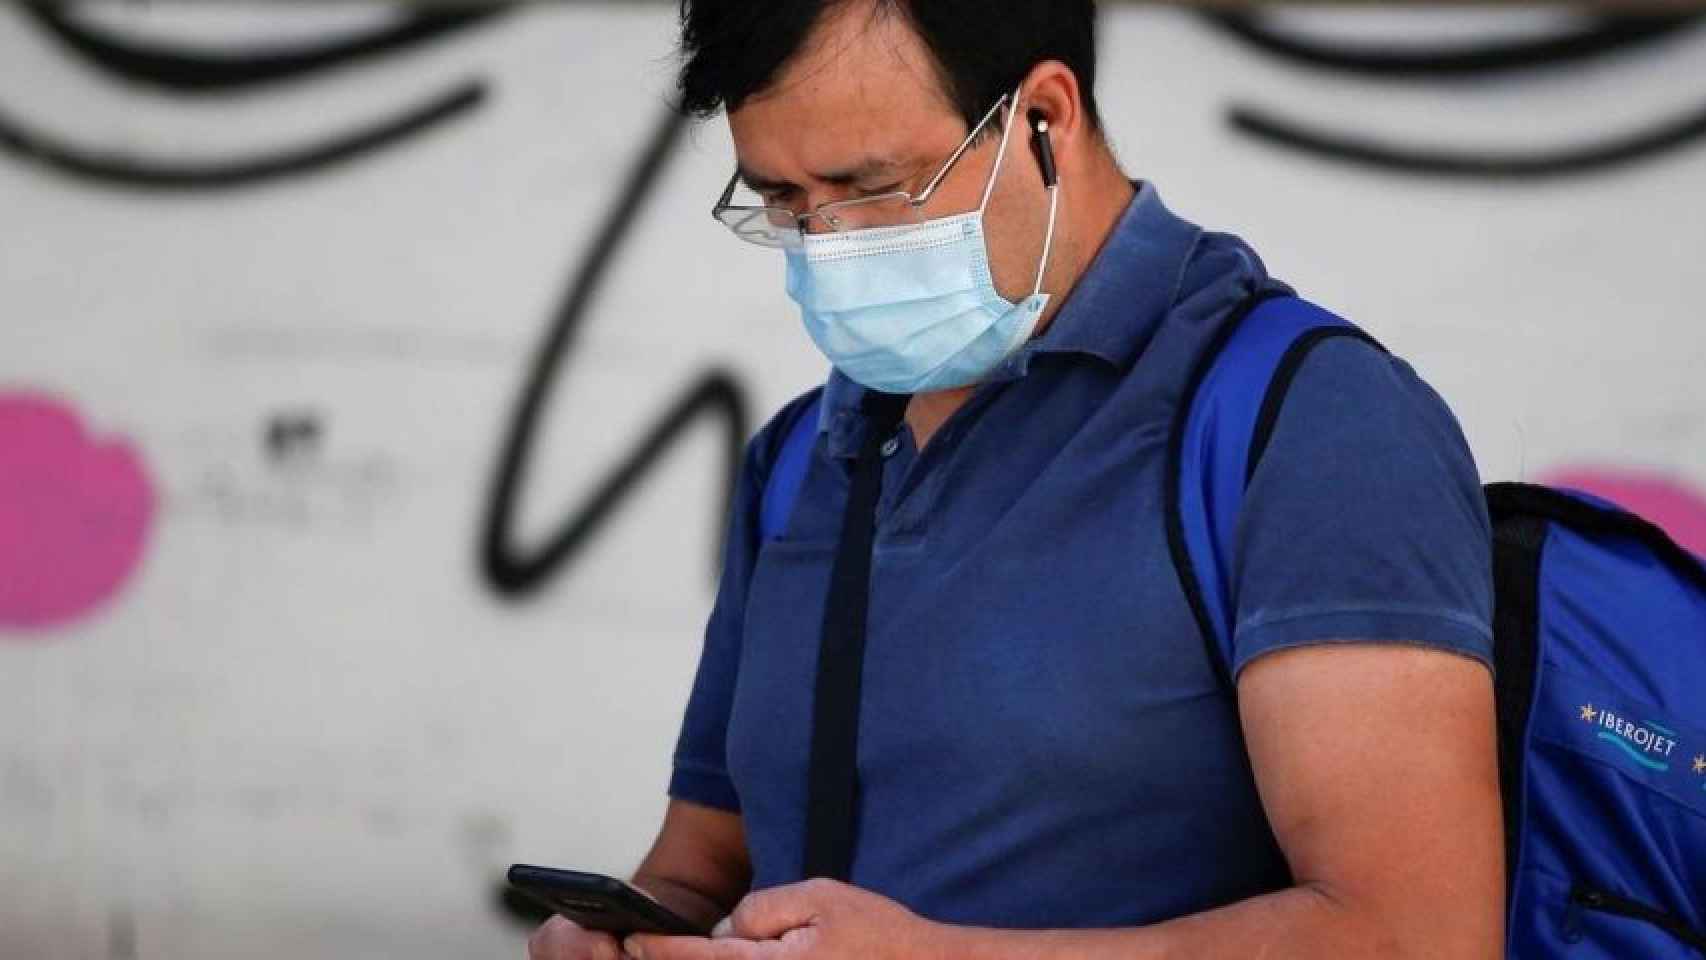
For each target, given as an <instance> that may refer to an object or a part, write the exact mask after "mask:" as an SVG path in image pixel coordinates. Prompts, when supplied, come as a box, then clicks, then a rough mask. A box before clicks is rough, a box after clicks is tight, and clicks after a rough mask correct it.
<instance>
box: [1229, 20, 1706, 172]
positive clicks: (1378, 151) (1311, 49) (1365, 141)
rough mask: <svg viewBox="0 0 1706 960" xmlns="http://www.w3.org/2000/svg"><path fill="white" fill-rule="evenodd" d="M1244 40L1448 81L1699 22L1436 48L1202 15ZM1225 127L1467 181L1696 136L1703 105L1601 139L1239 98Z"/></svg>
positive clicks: (1349, 68)
mask: <svg viewBox="0 0 1706 960" xmlns="http://www.w3.org/2000/svg"><path fill="white" fill-rule="evenodd" d="M1207 16H1208V18H1209V20H1210V21H1211V22H1213V23H1215V24H1216V25H1218V26H1219V27H1220V28H1222V29H1224V30H1226V31H1227V32H1229V33H1230V34H1231V35H1233V36H1235V37H1237V38H1238V39H1240V40H1242V41H1244V42H1245V43H1247V44H1249V45H1250V46H1252V47H1253V48H1255V49H1257V50H1260V51H1262V52H1263V53H1266V54H1268V55H1270V56H1273V57H1276V58H1279V59H1282V60H1285V61H1287V62H1289V63H1292V64H1294V65H1298V66H1302V67H1305V68H1308V69H1317V70H1327V71H1333V72H1337V73H1345V74H1350V75H1355V76H1361V77H1365V78H1370V79H1375V80H1381V81H1389V82H1434V83H1438V82H1452V81H1458V80H1468V79H1476V78H1481V77H1485V76H1489V75H1495V74H1505V73H1515V72H1519V71H1526V70H1538V69H1546V68H1552V67H1558V66H1563V65H1565V64H1570V63H1577V62H1582V61H1586V60H1590V59H1594V58H1599V57H1604V56H1608V55H1612V54H1617V53H1621V52H1625V51H1630V50H1634V49H1637V48H1641V47H1646V46H1649V45H1652V44H1655V43H1658V42H1660V41H1664V40H1667V39H1670V38H1672V37H1676V36H1679V35H1681V34H1683V33H1685V32H1687V31H1690V30H1692V29H1694V28H1695V27H1697V26H1699V25H1700V24H1701V23H1702V22H1703V21H1706V17H1703V15H1701V14H1687V15H1672V16H1665V17H1634V18H1631V17H1621V18H1619V17H1602V18H1599V19H1597V20H1594V21H1592V22H1590V23H1588V24H1587V25H1584V26H1582V27H1579V28H1576V29H1572V30H1567V31H1565V32H1563V33H1561V34H1556V35H1553V36H1551V37H1545V38H1540V39H1535V40H1519V41H1504V42H1496V43H1488V44H1482V45H1477V46H1472V47H1466V48H1465V47H1454V48H1450V49H1443V50H1416V49H1398V48H1380V47H1356V46H1334V45H1330V44H1327V43H1325V42H1322V41H1318V40H1312V39H1308V38H1303V37H1297V36H1291V35H1287V34H1284V33H1280V32H1278V31H1276V30H1274V29H1273V28H1272V27H1271V26H1270V25H1269V21H1268V19H1267V18H1265V17H1261V16H1253V15H1249V14H1231V13H1223V14H1210V15H1207ZM1227 120H1228V123H1229V124H1230V125H1231V127H1232V129H1233V130H1235V131H1237V132H1238V133H1240V134H1243V135H1244V136H1247V137H1250V138H1251V139H1253V140H1257V141H1259V142H1262V143H1264V144H1266V145H1268V146H1271V147H1275V148H1278V149H1282V150H1288V151H1291V152H1294V153H1301V154H1305V155H1309V156H1313V157H1316V158H1319V159H1322V160H1327V161H1331V162H1335V163H1339V164H1345V165H1350V166H1356V167H1362V168H1364V169H1369V170H1374V171H1380V172H1385V173H1392V174H1405V175H1417V176H1431V177H1444V178H1454V179H1469V180H1524V179H1526V180H1542V179H1548V178H1558V177H1566V176H1580V175H1586V174H1594V173H1600V172H1606V171H1610V170H1613V169H1616V168H1621V167H1625V166H1629V165H1632V164H1636V163H1640V162H1644V161H1646V160H1649V159H1652V158H1654V157H1657V156H1659V155H1662V154H1666V153H1670V152H1672V151H1675V150H1680V149H1684V148H1688V147H1691V146H1694V145H1695V144H1696V143H1698V142H1700V141H1703V140H1706V104H1702V105H1701V106H1700V107H1698V108H1695V109H1692V110H1688V111H1684V112H1682V113H1679V114H1677V115H1674V116H1672V117H1669V118H1667V119H1665V120H1663V121H1660V122H1659V123H1657V124H1655V125H1653V126H1650V127H1648V128H1646V129H1643V130H1639V131H1636V132H1634V133H1631V134H1627V135H1624V136H1621V137H1614V138H1610V139H1606V140H1601V141H1596V142H1587V143H1574V144H1564V145H1557V146H1545V147H1539V148H1535V149H1531V150H1520V151H1512V150H1487V149H1479V148H1474V147H1452V146H1434V145H1430V144H1419V143H1406V142H1402V141H1400V140H1397V139H1383V138H1377V137H1371V136H1368V135H1365V134H1361V133H1357V132H1346V131H1341V130H1331V129H1327V128H1325V127H1324V126H1322V125H1320V124H1312V123H1310V122H1307V121H1301V120H1296V119H1293V118H1291V117H1289V116H1287V115H1286V114H1285V113H1284V112H1283V111H1280V110H1276V109H1273V108H1269V107H1262V106H1255V105H1251V104H1248V103H1238V104H1234V105H1233V106H1232V107H1230V108H1229V110H1228V112H1227Z"/></svg>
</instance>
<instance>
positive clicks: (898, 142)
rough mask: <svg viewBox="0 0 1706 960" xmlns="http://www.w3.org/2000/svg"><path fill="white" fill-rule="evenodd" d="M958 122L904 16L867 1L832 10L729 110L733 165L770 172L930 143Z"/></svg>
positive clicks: (925, 147) (959, 130)
mask: <svg viewBox="0 0 1706 960" xmlns="http://www.w3.org/2000/svg"><path fill="white" fill-rule="evenodd" d="M964 127H965V124H964V121H963V120H962V119H961V117H960V116H959V113H958V112H957V111H956V110H955V108H954V106H953V104H952V103H951V102H949V100H948V98H947V96H946V94H945V93H944V92H943V90H942V85H941V82H940V80H939V79H938V77H937V73H936V66H935V61H934V59H933V58H932V57H931V55H930V53H929V50H928V48H927V47H925V45H924V43H923V41H922V40H921V39H920V38H919V37H918V35H917V34H916V33H914V32H913V30H912V28H911V27H910V26H909V24H908V23H907V21H906V20H905V19H904V16H903V15H901V14H898V13H887V12H875V11H874V10H873V5H872V4H869V3H846V4H842V5H841V6H839V7H837V8H834V10H833V12H832V13H830V14H829V15H828V16H827V17H826V18H825V20H824V21H823V22H822V23H820V24H819V25H818V26H817V27H816V28H815V29H814V30H813V32H812V34H811V35H810V36H809V37H807V39H806V43H805V45H804V47H803V49H802V50H801V52H800V54H799V55H798V56H796V57H795V58H794V59H793V60H792V61H790V62H788V63H787V64H786V65H785V66H784V67H783V68H782V70H781V71H780V72H779V73H778V75H777V77H776V79H775V82H773V83H772V84H771V85H770V87H769V88H767V89H765V90H764V91H762V92H760V93H759V94H757V95H755V96H753V97H752V98H750V99H749V100H747V101H746V102H745V103H743V104H741V107H740V109H738V110H735V111H732V112H730V114H729V128H730V130H731V131H732V132H733V134H734V141H735V149H736V152H737V154H738V155H739V159H740V162H741V165H742V166H743V167H744V168H745V169H748V170H752V171H755V172H760V173H765V174H767V175H770V176H773V177H776V178H778V179H793V178H795V177H798V176H801V175H804V174H809V173H810V172H812V171H822V170H829V169H834V168H835V167H837V166H838V165H840V164H843V163H845V162H846V161H847V160H848V159H849V158H850V157H852V156H855V155H859V156H881V155H891V156H894V157H895V158H896V159H905V158H904V157H903V156H902V154H905V153H907V152H909V151H919V152H929V151H932V150H939V149H940V148H941V144H940V143H939V142H938V141H941V140H944V139H946V140H948V141H950V142H951V141H954V140H955V139H956V138H958V137H961V136H964V134H965V130H964Z"/></svg>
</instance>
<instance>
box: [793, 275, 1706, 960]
mask: <svg viewBox="0 0 1706 960" xmlns="http://www.w3.org/2000/svg"><path fill="white" fill-rule="evenodd" d="M1340 337H1351V338H1355V339H1359V340H1362V341H1364V342H1366V343H1368V344H1370V345H1371V346H1372V347H1374V348H1375V349H1380V350H1382V351H1384V348H1383V347H1381V346H1380V344H1379V343H1377V342H1376V341H1374V340H1373V339H1372V338H1371V337H1369V336H1368V335H1367V334H1365V333H1363V332H1362V331H1360V330H1358V329H1357V328H1356V327H1354V326H1352V325H1351V324H1350V323H1348V322H1347V321H1345V320H1343V319H1341V318H1339V317H1337V316H1334V315H1333V314H1331V313H1328V312H1327V311H1325V310H1322V309H1321V308H1319V307H1316V306H1314V305H1312V304H1309V303H1307V302H1305V301H1303V300H1300V299H1298V298H1296V297H1292V296H1281V295H1259V296H1257V297H1255V298H1252V299H1251V300H1250V301H1248V302H1247V303H1246V304H1245V305H1244V306H1243V307H1242V308H1241V309H1239V310H1238V311H1235V312H1234V314H1233V315H1232V316H1231V317H1229V318H1228V319H1227V321H1226V322H1225V323H1224V324H1223V326H1222V327H1221V329H1220V330H1219V331H1218V333H1217V335H1216V336H1215V337H1214V338H1213V339H1212V340H1211V341H1210V343H1209V344H1208V346H1207V347H1206V348H1205V349H1204V351H1203V355H1202V357H1201V358H1200V359H1199V361H1198V363H1197V366H1196V369H1195V370H1194V371H1193V374H1192V376H1191V379H1190V380H1189V381H1188V384H1189V385H1188V387H1187V389H1186V393H1185V395H1184V399H1183V401H1182V402H1181V405H1180V410H1181V415H1180V417H1179V418H1178V420H1177V421H1176V422H1175V424H1174V429H1173V434H1172V437H1171V442H1170V444H1169V457H1170V461H1169V464H1168V469H1167V473H1166V476H1167V485H1168V486H1167V491H1166V504H1167V511H1168V516H1167V524H1168V541H1169V545H1170V547H1171V549H1172V552H1173V561H1174V567H1175V568H1176V570H1177V571H1178V575H1179V580H1180V583H1181V585H1182V586H1183V587H1184V591H1185V594H1186V596H1187V597H1188V598H1189V600H1190V605H1191V609H1192V612H1193V614H1194V615H1195V617H1196V620H1197V624H1198V627H1199V629H1200V631H1201V633H1202V637H1203V641H1204V643H1205V644H1206V645H1207V646H1208V648H1209V653H1210V662H1211V663H1213V664H1215V665H1216V669H1217V672H1218V673H1219V674H1220V676H1221V679H1222V682H1223V683H1224V684H1225V686H1226V688H1227V689H1228V690H1230V689H1231V688H1232V679H1231V676H1230V672H1229V664H1230V663H1231V662H1232V661H1231V645H1230V637H1231V634H1232V629H1233V622H1232V620H1233V611H1232V604H1231V603H1230V600H1229V598H1230V583H1231V580H1230V571H1231V560H1232V554H1233V548H1232V545H1233V543H1234V535H1235V532H1236V530H1237V523H1238V513H1239V508H1240V505H1241V502H1242V498H1243V492H1244V488H1245V486H1246V485H1247V484H1248V482H1249V480H1250V478H1251V476H1253V475H1254V473H1255V470H1256V467H1257V465H1258V464H1259V463H1260V462H1261V458H1262V453H1263V451H1264V450H1265V449H1266V447H1267V444H1268V441H1269V439H1270V438H1271V436H1272V433H1273V430H1274V428H1275V426H1276V425H1277V423H1278V421H1279V415H1280V412H1281V410H1282V409H1283V406H1284V401H1285V396H1286V393H1287V391H1288V390H1289V388H1290V386H1291V383H1292V381H1293V380H1294V379H1295V377H1296V374H1297V372H1298V370H1299V369H1300V368H1301V367H1302V364H1303V361H1304V360H1305V359H1306V358H1307V357H1308V356H1309V354H1310V352H1311V351H1312V350H1313V349H1314V348H1315V347H1317V346H1319V345H1320V344H1322V343H1324V342H1326V341H1328V340H1331V339H1334V338H1340ZM821 403H822V397H821V394H820V395H818V396H815V397H813V398H811V399H810V400H808V401H807V402H805V403H801V404H797V405H796V410H795V412H794V414H793V416H792V421H791V423H784V424H781V425H779V426H780V429H781V430H783V431H785V432H784V433H783V437H784V439H783V441H782V443H781V445H780V447H779V448H778V450H777V452H776V456H775V461H774V463H773V465H772V468H771V472H770V476H769V478H768V480H767V482H766V486H765V489H764V493H763V499H762V501H761V504H760V514H759V529H760V535H761V537H762V539H763V540H766V541H768V540H773V539H775V538H777V537H779V536H780V535H781V533H782V530H783V528H784V527H785V525H786V523H787V521H788V517H789V515H790V514H791V513H792V510H793V506H794V501H795V500H796V499H797V497H798V495H799V491H800V488H801V486H802V485H803V484H804V481H805V475H806V471H807V469H808V468H809V466H810V462H811V453H812V448H813V446H814V444H815V442H816V437H817V422H818V410H819V408H820V406H821ZM1487 498H1488V508H1489V512H1490V514H1491V517H1492V520H1493V530H1494V556H1493V558H1492V565H1493V571H1494V586H1495V594H1496V606H1495V614H1494V666H1495V690H1496V699H1497V714H1498V746H1499V771H1500V785H1501V792H1502V795H1503V800H1504V816H1505V842H1506V858H1505V863H1506V870H1507V898H1506V903H1507V909H1508V916H1507V928H1506V929H1507V942H1508V951H1507V955H1508V956H1510V957H1512V958H1519V957H1520V958H1523V960H1538V958H1550V957H1570V958H1584V960H1586V958H1604V960H1666V958H1691V960H1699V958H1701V957H1706V564H1703V563H1702V561H1701V560H1699V559H1698V558H1696V557H1693V556H1691V555H1690V554H1689V553H1688V552H1687V551H1685V550H1683V549H1682V548H1681V547H1680V546H1678V545H1677V544H1676V543H1675V542H1673V541H1672V540H1671V539H1670V538H1669V537H1667V536H1666V535H1665V534H1664V533H1663V531H1661V530H1659V529H1658V528H1657V527H1655V526H1653V525H1652V524H1649V523H1647V522H1645V521H1643V520H1641V519H1640V518H1638V517H1636V516H1634V515H1632V514H1630V513H1627V512H1625V511H1623V510H1621V509H1618V508H1617V507H1616V506H1614V505H1612V504H1609V503H1605V502H1603V501H1599V500H1596V499H1594V498H1591V497H1588V496H1585V495H1582V494H1574V493H1567V492H1563V491H1555V490H1549V489H1546V488H1543V487H1534V486H1527V485H1522V484H1494V485H1491V486H1489V487H1488V488H1487ZM1590 713H1591V716H1590V715H1589V714H1590Z"/></svg>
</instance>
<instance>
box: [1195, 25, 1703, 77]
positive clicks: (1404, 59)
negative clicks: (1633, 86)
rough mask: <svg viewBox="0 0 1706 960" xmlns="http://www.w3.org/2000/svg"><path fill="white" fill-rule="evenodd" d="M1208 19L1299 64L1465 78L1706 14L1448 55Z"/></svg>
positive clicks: (1565, 56)
mask: <svg viewBox="0 0 1706 960" xmlns="http://www.w3.org/2000/svg"><path fill="white" fill-rule="evenodd" d="M1204 16H1205V17H1206V18H1207V19H1208V20H1209V22H1210V23H1213V24H1215V25H1216V26H1218V27H1220V28H1221V29H1223V30H1225V31H1226V32H1228V33H1230V34H1231V35H1232V36H1235V37H1237V38H1238V39H1239V40H1242V41H1243V42H1244V43H1246V44H1248V45H1249V46H1251V47H1253V48H1254V49H1256V50H1259V51H1261V52H1263V53H1265V54H1269V55H1271V56H1275V57H1279V58H1281V59H1283V60H1286V61H1289V62H1291V63H1294V64H1297V65H1299V66H1304V67H1310V68H1314V69H1320V70H1332V71H1335V72H1339V73H1351V74H1360V75H1362V76H1365V77H1369V78H1371V79H1376V80H1404V81H1409V80H1436V79H1447V78H1466V77H1473V76H1485V75H1487V74H1494V73H1505V72H1510V71H1516V70H1527V69H1532V68H1536V67H1552V66H1560V65H1563V64H1566V63H1575V62H1579V61H1583V60H1588V59H1591V58H1595V57H1602V56H1606V55H1608V54H1613V53H1618V52H1621V51H1623V50H1626V49H1629V48H1631V47H1638V46H1642V45H1645V44H1648V43H1652V42H1654V41H1657V40H1662V39H1666V38H1669V37H1672V36H1675V35H1677V34H1679V33H1681V32H1683V31H1685V30H1688V29H1690V28H1692V27H1694V26H1696V25H1697V24H1699V23H1700V22H1701V15H1700V14H1681V15H1668V16H1648V17H1600V18H1596V19H1595V20H1593V21H1592V22H1590V23H1587V24H1584V25H1582V26H1580V27H1577V28H1575V29H1572V30H1565V31H1563V32H1561V33H1559V34H1557V35H1554V36H1549V37H1540V38H1538V39H1532V40H1514V41H1513V40H1505V41H1494V42H1490V43H1478V44H1473V45H1469V46H1463V47H1456V48H1452V49H1444V50H1441V49H1415V48H1413V47H1408V46H1400V47H1385V46H1376V47H1362V48H1359V47H1345V46H1336V45H1330V44H1326V43H1322V42H1319V41H1316V40H1312V39H1309V38H1307V37H1301V36H1294V35H1290V34H1287V33H1284V32H1282V31H1280V30H1278V29H1276V28H1275V27H1274V26H1272V24H1271V23H1270V20H1271V18H1270V17H1268V16H1265V15H1263V14H1251V13H1237V12H1232V11H1210V12H1208V13H1205V14H1204Z"/></svg>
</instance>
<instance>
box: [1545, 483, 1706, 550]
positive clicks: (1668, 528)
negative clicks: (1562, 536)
mask: <svg viewBox="0 0 1706 960" xmlns="http://www.w3.org/2000/svg"><path fill="white" fill-rule="evenodd" d="M1541 482H1543V483H1545V484H1547V485H1549V486H1554V487H1568V488H1570V489H1572V490H1582V491H1585V492H1587V493H1591V494H1594V495H1595V496H1599V497H1604V498H1605V499H1607V500H1610V501H1611V502H1613V503H1615V504H1617V505H1618V506H1620V507H1622V508H1624V509H1625V510H1629V511H1631V512H1634V513H1638V514H1640V515H1641V516H1643V517H1646V518H1647V519H1648V520H1651V521H1652V522H1653V523H1656V524H1658V525H1659V526H1660V527H1663V528H1664V531H1665V532H1666V533H1668V534H1670V535H1671V539H1673V540H1675V541H1676V542H1677V543H1680V544H1682V545H1683V546H1684V547H1686V548H1688V549H1689V550H1692V551H1694V552H1695V553H1699V554H1706V495H1702V494H1700V493H1699V492H1697V491H1695V490H1692V489H1689V487H1688V486H1687V485H1685V484H1684V483H1683V482H1682V481H1680V480H1677V479H1675V478H1673V477H1669V476H1666V475H1664V474H1661V473H1653V472H1650V471H1642V470H1630V469H1624V468H1618V467H1594V466H1580V467H1568V468H1565V469H1562V470H1557V471H1554V472H1552V473H1550V474H1548V475H1547V476H1546V477H1545V478H1543V480H1542V481H1541Z"/></svg>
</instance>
